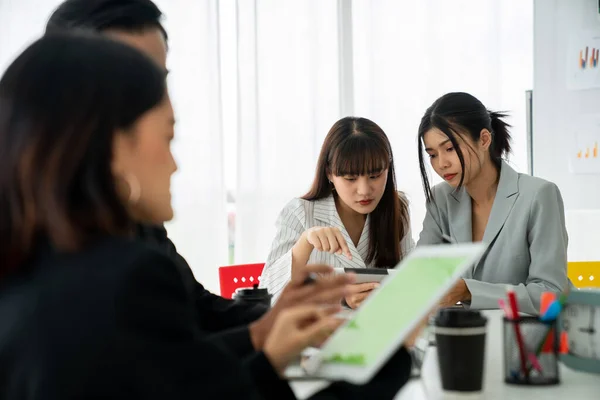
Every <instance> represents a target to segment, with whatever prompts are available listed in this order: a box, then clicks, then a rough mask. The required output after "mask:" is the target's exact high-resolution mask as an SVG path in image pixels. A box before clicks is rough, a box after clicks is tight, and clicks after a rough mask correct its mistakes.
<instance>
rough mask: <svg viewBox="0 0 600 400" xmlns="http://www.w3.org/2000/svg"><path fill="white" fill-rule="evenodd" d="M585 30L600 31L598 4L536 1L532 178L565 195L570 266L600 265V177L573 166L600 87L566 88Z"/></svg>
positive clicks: (599, 108) (597, 108)
mask: <svg viewBox="0 0 600 400" xmlns="http://www.w3.org/2000/svg"><path fill="white" fill-rule="evenodd" d="M586 30H588V31H589V30H596V31H598V32H600V17H599V14H598V1H597V0H535V2H534V46H533V47H534V79H533V82H534V87H533V102H532V103H533V109H532V138H531V150H532V151H531V157H532V160H531V161H532V162H531V165H532V169H533V170H532V173H533V175H535V176H539V177H541V178H544V179H547V180H549V181H552V182H554V183H556V184H557V185H558V187H559V188H560V190H561V193H562V195H563V199H564V202H565V210H566V217H567V230H568V233H569V261H581V260H600V174H596V173H578V174H574V173H573V169H572V165H571V164H572V163H573V151H574V147H576V145H574V142H575V141H576V139H577V138H576V131H577V129H578V126H579V125H581V124H580V121H581V120H582V119H584V118H587V117H588V116H589V115H593V114H599V115H600V88H590V89H584V90H569V89H568V79H567V78H568V73H567V71H568V68H567V63H568V62H571V60H570V55H571V54H570V53H569V51H571V50H572V49H570V47H572V46H573V45H572V40H573V39H572V37H573V35H577V34H578V33H579V32H582V31H586ZM575 61H577V60H575ZM569 65H570V64H569Z"/></svg>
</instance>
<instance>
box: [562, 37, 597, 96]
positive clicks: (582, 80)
mask: <svg viewBox="0 0 600 400" xmlns="http://www.w3.org/2000/svg"><path fill="white" fill-rule="evenodd" d="M599 58H600V30H585V31H580V32H579V33H576V34H573V35H572V36H571V37H570V40H569V46H568V50H567V57H566V62H567V68H566V71H567V89H569V90H582V89H592V88H600V59H599Z"/></svg>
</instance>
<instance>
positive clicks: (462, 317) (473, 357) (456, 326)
mask: <svg viewBox="0 0 600 400" xmlns="http://www.w3.org/2000/svg"><path fill="white" fill-rule="evenodd" d="M433 322H434V324H433V327H432V328H433V329H432V330H433V331H434V333H435V340H436V347H437V356H438V363H439V369H440V376H441V379H442V389H444V390H448V391H456V392H479V391H481V390H482V387H483V369H484V361H485V336H486V330H487V328H486V325H487V318H486V317H484V316H483V315H481V313H480V312H479V311H471V310H466V309H460V308H444V309H441V310H439V311H438V313H437V315H436V316H435V318H434V321H433Z"/></svg>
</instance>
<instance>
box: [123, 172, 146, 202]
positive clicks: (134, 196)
mask: <svg viewBox="0 0 600 400" xmlns="http://www.w3.org/2000/svg"><path fill="white" fill-rule="evenodd" d="M123 180H124V181H125V183H127V186H129V198H128V201H129V202H130V203H131V204H136V203H137V202H138V201H140V197H141V196H142V187H141V186H140V181H139V180H138V178H136V176H135V175H133V174H125V175H124V176H123Z"/></svg>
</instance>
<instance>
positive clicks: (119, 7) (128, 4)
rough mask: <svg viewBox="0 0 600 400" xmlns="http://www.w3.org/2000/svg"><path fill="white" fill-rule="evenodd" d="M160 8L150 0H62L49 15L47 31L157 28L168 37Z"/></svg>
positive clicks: (140, 29) (134, 30)
mask: <svg viewBox="0 0 600 400" xmlns="http://www.w3.org/2000/svg"><path fill="white" fill-rule="evenodd" d="M162 15H163V14H162V12H161V11H160V9H159V8H158V7H157V6H156V4H154V3H153V2H152V1H151V0H65V1H64V2H62V3H61V4H60V6H58V8H57V9H56V10H54V12H53V13H52V15H51V16H50V19H49V20H48V23H47V24H46V34H48V33H55V32H59V31H71V30H90V31H94V32H102V31H105V30H107V29H118V30H123V31H126V32H136V33H137V32H141V31H144V30H145V29H148V28H158V29H159V30H160V31H161V32H162V34H163V35H164V37H165V41H166V40H167V39H168V36H167V31H166V30H165V28H164V27H163V26H162V24H161V22H160V20H161V18H162Z"/></svg>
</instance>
